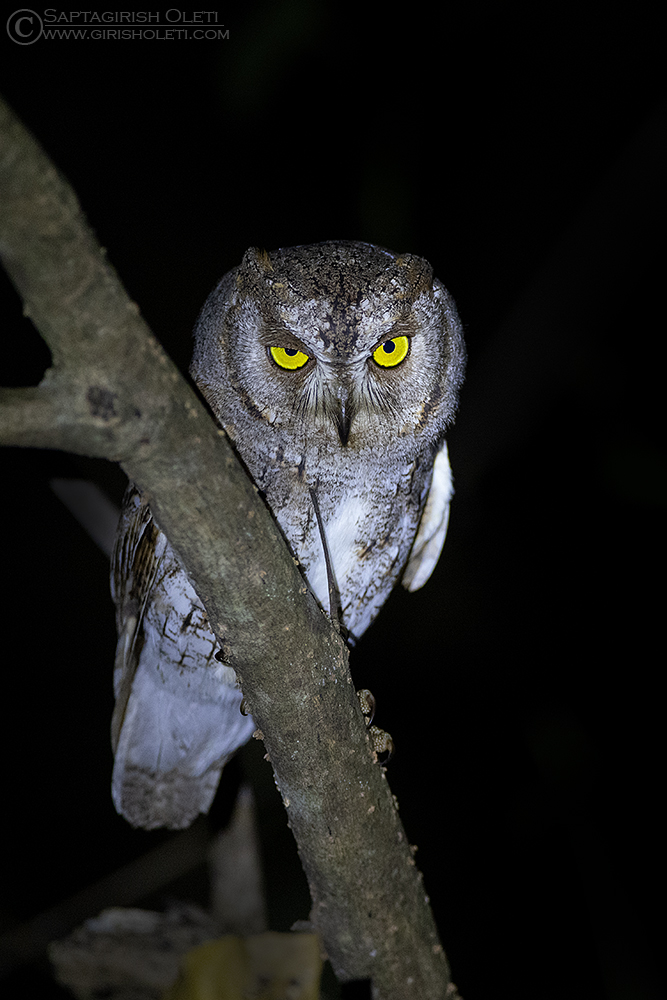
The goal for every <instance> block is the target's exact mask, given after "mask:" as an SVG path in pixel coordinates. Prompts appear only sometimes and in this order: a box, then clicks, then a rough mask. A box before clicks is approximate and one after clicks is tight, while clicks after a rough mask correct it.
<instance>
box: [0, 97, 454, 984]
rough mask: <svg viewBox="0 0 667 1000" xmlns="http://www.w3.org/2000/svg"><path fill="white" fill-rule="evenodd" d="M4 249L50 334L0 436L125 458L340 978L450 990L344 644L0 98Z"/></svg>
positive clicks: (65, 193) (0, 236)
mask: <svg viewBox="0 0 667 1000" xmlns="http://www.w3.org/2000/svg"><path fill="white" fill-rule="evenodd" d="M0 206H1V207H0V250H1V251H2V256H3V259H4V261H5V265H6V268H7V270H8V272H9V274H10V276H11V277H12V280H13V281H14V284H15V286H16V288H17V289H18V291H19V293H20V294H21V296H22V298H23V301H24V303H25V312H26V314H27V315H28V316H30V318H31V319H32V320H33V322H34V323H35V325H36V326H37V327H38V329H39V330H40V332H41V333H42V335H43V337H44V339H45V340H46V342H47V343H48V345H49V347H50V349H51V352H52V356H53V366H52V368H50V369H49V371H48V372H47V373H46V376H45V378H44V380H43V381H42V383H41V384H40V386H38V387H37V388H30V389H18V390H3V392H2V394H0V404H1V406H2V409H1V410H0V425H1V426H2V428H3V429H2V433H1V436H0V441H1V442H2V443H4V444H14V445H22V446H36V447H50V448H61V449H65V450H69V451H74V452H77V453H79V454H85V455H91V456H98V457H105V458H108V459H112V460H115V461H117V462H119V463H120V464H121V466H122V468H123V469H124V471H125V472H126V473H127V475H128V476H129V477H130V478H131V479H132V480H134V482H136V483H137V485H138V487H139V488H140V489H141V490H142V492H143V493H144V494H145V495H146V497H147V499H148V501H149V503H150V506H151V509H152V511H153V514H154V516H155V519H156V521H157V522H158V524H159V525H160V528H161V529H162V530H163V531H165V532H166V534H167V536H168V537H169V539H170V541H171V543H172V545H173V546H174V548H175V549H176V550H177V551H178V553H179V555H180V557H181V559H182V560H183V563H184V564H185V566H186V568H187V570H188V573H189V574H190V576H191V578H192V580H193V582H194V584H195V587H196V589H197V592H198V593H199V595H200V596H201V598H202V600H203V601H204V604H205V606H206V609H207V612H208V614H209V617H210V621H211V624H212V627H213V629H214V631H215V633H216V635H217V637H218V639H219V640H220V641H221V642H222V643H223V644H224V647H225V650H229V651H230V661H231V662H232V665H233V666H234V667H235V669H236V670H237V673H238V675H239V678H240V680H241V684H242V688H243V693H244V696H245V698H246V700H247V702H248V704H249V707H250V710H251V711H252V715H253V717H254V718H255V720H256V721H257V724H258V725H259V727H260V729H261V731H262V733H263V738H264V742H265V744H266V747H267V750H268V752H269V755H270V759H271V763H272V764H273V768H274V771H275V776H276V781H277V784H278V787H279V789H280V791H281V794H282V797H283V802H284V804H285V808H286V809H287V812H288V816H289V821H290V825H291V828H292V831H293V833H294V836H295V838H296V841H297V844H298V848H299V854H300V857H301V861H302V863H303V866H304V869H305V871H306V875H307V878H308V882H309V885H310V891H311V896H312V900H313V909H312V914H311V916H312V919H313V921H314V923H315V925H316V927H317V929H318V930H319V932H320V934H321V935H322V938H323V940H324V943H325V947H326V950H327V953H328V956H329V959H330V961H331V963H332V965H333V968H334V970H335V972H336V974H337V975H338V977H339V978H340V979H341V980H349V979H362V978H371V979H372V980H373V985H374V996H376V997H377V998H382V1000H392V998H401V1000H402V998H408V997H415V998H417V997H419V998H420V1000H423V998H434V1000H435V998H438V1000H439V998H441V997H444V996H455V989H454V987H452V986H451V985H450V981H449V970H448V966H447V961H446V958H445V955H444V952H443V950H442V947H441V945H440V943H439V941H438V936H437V931H436V928H435V925H434V922H433V917H432V914H431V911H430V909H429V906H428V902H427V899H426V896H425V893H424V888H423V886H422V881H421V875H420V873H419V872H418V871H417V869H416V867H415V865H414V861H413V858H412V853H411V851H410V847H409V845H408V841H407V839H406V836H405V833H404V831H403V827H402V825H401V822H400V820H399V817H398V814H397V811H396V807H395V805H394V802H393V799H392V795H391V792H390V789H389V786H388V784H387V782H386V779H385V775H384V771H383V770H382V768H381V767H379V766H378V765H377V763H376V762H375V760H374V756H373V753H372V751H371V749H370V746H369V742H368V733H367V730H366V726H365V723H364V719H363V716H362V714H361V710H360V707H359V703H358V699H357V697H356V694H355V690H354V687H353V685H352V681H351V678H350V674H349V670H348V665H347V658H348V657H347V650H346V648H345V646H344V644H343V642H342V641H341V639H340V637H339V636H338V635H337V634H336V632H335V631H334V630H333V629H332V628H331V626H330V624H329V623H328V621H327V619H326V617H325V616H324V615H323V613H322V611H321V610H320V609H319V607H318V606H317V604H316V602H315V600H314V599H313V598H312V596H311V595H310V594H309V593H308V591H307V588H306V587H305V585H304V581H303V578H302V577H301V575H300V573H299V571H298V569H297V568H296V566H295V565H294V562H293V560H292V558H291V557H290V555H289V553H288V550H287V548H286V546H285V543H284V541H283V539H282V537H281V535H280V533H279V531H278V530H277V528H276V526H275V524H274V521H273V519H272V517H271V516H270V514H269V512H268V510H267V509H266V507H265V506H264V505H263V503H262V502H261V500H260V499H259V497H258V496H257V493H256V491H255V489H254V486H253V484H252V483H251V482H250V481H249V479H248V477H247V476H246V474H245V472H244V470H243V469H242V467H241V466H240V464H239V462H238V461H237V459H236V457H235V455H234V453H233V452H232V450H231V448H230V446H229V444H228V442H227V440H226V438H225V436H224V434H223V432H222V431H220V430H219V429H218V428H217V426H216V424H215V423H214V421H213V420H212V418H211V417H210V415H209V414H208V412H207V411H206V409H205V408H204V406H203V405H202V403H201V402H200V401H199V399H198V397H197V396H196V394H195V392H194V391H193V389H192V388H191V387H190V386H189V385H188V383H187V382H186V381H185V380H184V379H183V378H182V376H181V375H180V374H179V372H178V371H177V369H176V368H175V366H174V365H173V363H172V362H171V361H170V359H169V358H168V357H167V356H166V355H165V354H164V352H163V351H162V349H161V347H160V345H159V344H158V342H157V341H156V339H155V338H154V336H153V335H152V333H151V332H150V330H149V329H148V327H147V326H146V324H145V323H144V321H143V320H142V318H141V316H140V315H139V311H138V309H137V307H136V305H135V304H134V303H132V302H131V301H130V300H129V298H128V296H127V294H126V292H125V290H124V289H123V287H122V285H121V283H120V281H119V279H118V277H117V275H116V274H115V272H114V270H113V269H112V268H111V267H110V265H109V264H108V263H107V262H106V261H105V259H104V252H103V251H102V250H101V248H100V247H99V246H98V244H97V242H96V240H95V237H94V235H93V233H92V231H91V230H90V228H89V227H88V225H87V222H86V220H85V218H84V216H83V214H82V212H81V209H80V207H79V205H78V202H77V200H76V197H75V195H74V193H73V192H72V190H71V189H70V188H69V186H68V185H67V183H66V182H65V180H64V179H63V178H62V177H61V176H60V175H59V174H58V173H57V171H56V169H55V168H54V166H53V165H52V164H51V162H50V161H49V159H48V158H47V157H46V155H45V154H44V152H43V151H42V150H41V149H40V147H39V146H38V145H37V143H36V142H35V140H34V139H33V138H32V137H31V136H30V135H29V133H27V131H26V130H25V129H24V128H23V126H22V125H21V123H20V122H19V121H18V120H17V119H16V117H15V116H14V115H13V114H12V112H11V111H10V110H9V109H8V108H7V107H6V105H3V104H1V103H0Z"/></svg>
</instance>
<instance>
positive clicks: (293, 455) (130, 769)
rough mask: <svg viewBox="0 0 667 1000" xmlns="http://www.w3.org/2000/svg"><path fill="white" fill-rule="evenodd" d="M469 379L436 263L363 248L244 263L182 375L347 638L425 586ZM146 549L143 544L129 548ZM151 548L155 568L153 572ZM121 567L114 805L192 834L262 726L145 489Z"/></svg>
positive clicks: (122, 544) (130, 517) (129, 510)
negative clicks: (450, 437) (246, 706)
mask: <svg viewBox="0 0 667 1000" xmlns="http://www.w3.org/2000/svg"><path fill="white" fill-rule="evenodd" d="M464 365H465V350H464V346H463V338H462V334H461V327H460V323H459V320H458V316H457V314H456V309H455V306H454V303H453V301H452V299H451V298H450V296H449V294H448V293H447V291H446V289H445V288H444V286H443V285H442V284H441V283H440V282H439V281H438V280H437V279H434V278H433V274H432V270H431V267H430V265H429V264H428V263H427V262H426V261H424V260H422V259H421V258H419V257H415V256H413V255H411V254H403V255H397V254H393V253H390V252H389V251H388V250H383V249H381V248H379V247H375V246H371V245H369V244H365V243H355V242H330V243H321V244H316V245H314V246H302V247H292V248H289V249H281V250H277V251H274V252H272V253H268V254H267V253H266V252H260V251H258V250H255V249H251V250H248V252H247V253H246V254H245V256H244V258H243V262H242V264H241V265H240V267H238V268H235V269H234V270H233V271H230V272H229V273H228V274H227V275H225V277H224V278H223V279H222V280H221V282H220V283H219V284H218V286H217V288H216V289H214V291H213V292H212V294H211V295H210V297H209V299H208V300H207V302H206V304H205V305H204V308H203V310H202V313H201V315H200V317H199V321H198V323H197V326H196V328H195V351H194V357H193V361H192V366H191V373H192V375H193V377H194V379H195V381H196V383H197V385H198V386H199V388H200V390H201V392H202V393H203V395H204V397H205V398H206V400H207V401H208V403H209V405H210V407H211V409H212V411H213V413H214V414H215V416H216V417H217V419H218V420H219V422H220V424H221V426H222V427H224V429H225V431H226V432H227V434H228V436H229V437H230V439H231V441H232V442H233V444H234V447H235V448H236V450H237V452H238V454H239V455H240V457H241V459H242V460H243V462H244V464H245V466H246V468H247V469H248V471H249V473H250V475H251V476H252V478H253V480H254V482H255V484H256V485H257V487H258V489H259V490H260V492H261V493H262V495H263V496H264V497H265V499H266V502H267V504H268V506H269V507H270V509H271V511H272V512H273V515H274V517H275V518H276V520H277V522H278V524H279V526H280V528H281V529H282V531H283V534H284V535H285V538H286V540H287V542H288V544H289V546H290V548H291V550H292V552H293V553H294V555H295V556H297V558H298V560H299V562H300V565H301V568H302V570H303V573H304V575H305V577H306V580H307V582H308V584H309V586H310V588H311V590H312V591H313V593H314V594H315V596H316V598H317V599H318V601H319V602H320V604H321V605H322V607H323V608H324V609H325V610H327V611H328V612H330V613H331V614H332V616H334V617H336V618H338V619H339V620H340V622H341V624H342V625H343V626H344V628H345V629H346V630H347V632H348V633H349V634H350V636H351V637H352V638H355V637H358V636H360V635H361V634H362V633H363V632H364V631H365V629H366V628H367V627H368V626H369V625H370V623H371V621H372V620H373V618H374V617H375V615H376V614H377V613H378V611H379V609H380V608H381V606H382V604H383V603H384V601H385V600H386V599H387V597H388V595H389V592H390V591H391V589H392V587H393V586H394V585H395V583H396V582H397V580H398V579H400V578H401V576H402V579H403V583H404V584H405V586H407V587H408V589H410V590H415V589H417V587H420V586H421V585H422V584H423V583H425V581H426V580H427V579H428V577H429V575H430V573H431V571H432V569H433V567H434V565H435V563H436V562H437V559H438V556H439V554H440V550H441V548H442V544H443V542H444V538H445V532H446V528H447V518H448V513H449V501H450V497H451V475H450V471H449V462H448V458H447V448H446V444H445V432H446V429H447V427H448V426H449V424H451V422H452V420H453V417H454V413H455V410H456V404H457V394H458V389H459V386H460V384H461V381H462V378H463V371H464ZM147 525H150V527H147ZM147 532H148V534H147ZM137 534H138V535H139V536H140V537H141V538H145V539H146V541H145V542H142V543H141V544H139V543H137V542H136V540H135V543H134V548H133V546H132V544H128V538H130V539H131V538H132V537H133V536H134V535H137ZM142 545H143V546H144V549H145V550H147V551H149V552H152V553H153V554H154V555H153V563H155V561H157V562H158V563H159V565H158V566H157V567H156V565H154V564H153V563H151V561H150V559H149V560H148V565H149V571H148V572H147V571H146V561H147V560H146V552H145V551H144V552H143V553H141V555H142V559H138V555H139V554H140V552H141V549H142ZM132 552H134V555H133V554H132ZM114 565H115V572H114V577H115V579H116V584H115V595H116V601H117V605H118V608H119V634H120V639H119V653H118V656H117V670H116V689H117V699H118V702H117V710H116V716H115V722H114V733H115V735H114V742H115V746H116V766H115V770H114V801H115V802H116V806H117V808H118V809H119V811H121V812H123V813H124V814H125V815H126V816H128V818H129V819H130V820H131V822H134V823H136V824H137V825H142V826H157V825H168V826H183V825H187V824H188V823H189V822H191V821H192V819H193V818H194V816H195V815H196V814H197V812H198V811H205V810H206V809H207V808H208V806H209V804H210V799H211V798H212V795H213V794H214V792H215V786H216V785H217V781H218V778H219V773H220V770H221V768H222V766H223V765H224V762H225V761H226V760H227V759H228V757H229V756H230V755H231V753H233V751H234V750H235V749H236V748H237V747H238V746H239V745H241V743H243V742H245V740H246V739H247V738H248V737H249V735H250V733H251V732H252V721H251V720H247V719H244V717H243V716H241V715H240V713H239V711H238V704H239V702H240V697H241V696H240V692H239V691H238V689H237V687H236V686H235V678H234V675H233V672H230V668H229V667H224V666H223V665H221V664H218V663H217V661H216V660H215V659H214V652H215V648H216V644H215V639H214V637H213V634H212V633H211V632H210V630H208V626H207V623H206V619H205V612H204V609H203V607H202V606H201V603H200V602H199V600H198V598H197V597H196V595H195V593H194V590H193V589H192V587H191V585H190V583H189V580H188V579H187V576H186V574H185V571H184V570H183V569H182V567H181V566H180V564H179V562H178V560H177V557H176V556H175V554H174V552H173V550H171V548H170V546H169V543H168V542H167V540H166V538H165V537H164V535H162V533H161V532H160V531H159V529H158V528H157V527H156V526H155V525H154V524H153V522H152V520H151V519H150V512H149V511H148V510H147V508H145V505H142V502H141V500H140V498H139V497H138V496H137V495H136V493H135V494H130V495H129V498H128V501H127V506H126V509H125V514H124V521H123V520H121V528H120V533H119V540H118V543H117V548H116V558H115V560H114ZM140 565H141V566H143V569H141V570H139V569H138V568H137V567H139V566H140ZM151 579H152V581H153V582H151ZM157 580H159V581H160V582H159V583H156V581H157ZM122 581H126V582H125V583H123V582H122ZM127 581H130V583H129V585H128V583H127ZM137 581H139V582H137ZM133 590H134V592H135V594H134V597H132V598H129V597H128V595H129V594H131V593H132V592H133ZM137 594H139V597H138V596H137ZM170 595H172V596H170ZM156 597H157V600H156ZM133 602H134V603H133ZM155 604H157V605H158V607H159V608H160V609H161V610H160V611H159V612H156V611H155V610H154V607H153V606H154V605H155ZM165 606H167V610H165ZM128 609H129V610H128ZM176 626H180V629H177V628H176ZM170 632H173V633H174V635H173V637H170ZM176 632H178V637H177V638H176ZM190 638H192V642H191V643H190V645H188V642H189V639H190ZM184 664H185V666H184ZM156 691H160V692H162V697H157V696H156ZM202 706H205V707H202ZM240 720H242V724H241V722H240ZM216 727H217V728H216ZM216 732H217V733H218V736H217V739H216V738H215V736H214V734H215V733H216ZM202 733H203V735H202Z"/></svg>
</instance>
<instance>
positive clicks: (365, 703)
mask: <svg viewBox="0 0 667 1000" xmlns="http://www.w3.org/2000/svg"><path fill="white" fill-rule="evenodd" d="M357 698H358V699H359V705H360V706H361V711H362V712H363V714H364V716H365V717H366V725H367V726H370V724H371V722H372V721H373V719H374V718H375V695H374V694H373V693H372V692H371V691H369V690H368V688H361V690H360V691H357Z"/></svg>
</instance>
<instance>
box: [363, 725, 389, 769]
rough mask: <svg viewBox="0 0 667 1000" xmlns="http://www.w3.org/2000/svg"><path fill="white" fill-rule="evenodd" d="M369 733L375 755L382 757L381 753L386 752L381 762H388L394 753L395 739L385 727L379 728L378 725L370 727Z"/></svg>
mask: <svg viewBox="0 0 667 1000" xmlns="http://www.w3.org/2000/svg"><path fill="white" fill-rule="evenodd" d="M368 735H369V736H370V738H371V747H372V748H373V752H374V753H375V755H376V756H377V757H378V759H379V758H380V754H386V755H387V756H386V757H384V758H383V759H382V760H380V763H381V764H388V763H389V761H390V760H391V758H392V757H393V755H394V749H395V747H394V741H393V740H392V738H391V736H390V735H389V733H386V732H385V731H384V729H378V727H377V726H369V727H368Z"/></svg>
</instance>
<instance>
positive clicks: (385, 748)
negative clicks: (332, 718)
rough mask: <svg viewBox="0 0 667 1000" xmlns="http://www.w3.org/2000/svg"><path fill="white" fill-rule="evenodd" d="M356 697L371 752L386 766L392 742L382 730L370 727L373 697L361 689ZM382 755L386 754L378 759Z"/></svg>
mask: <svg viewBox="0 0 667 1000" xmlns="http://www.w3.org/2000/svg"><path fill="white" fill-rule="evenodd" d="M357 697H358V699H359V704H360V706H361V711H362V712H363V713H364V716H365V718H366V725H367V727H368V735H369V736H370V739H371V746H372V748H373V752H374V753H375V754H376V756H377V758H378V760H379V761H380V763H381V764H388V763H389V761H390V760H391V758H392V756H393V753H394V741H393V740H392V738H391V736H390V735H389V733H386V732H385V731H384V729H379V728H378V726H373V725H371V723H372V722H373V719H374V717H375V696H374V695H373V694H372V692H371V691H369V690H368V688H362V689H361V690H360V691H357ZM382 754H386V756H384V757H382V759H380V757H381V755H382Z"/></svg>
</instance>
